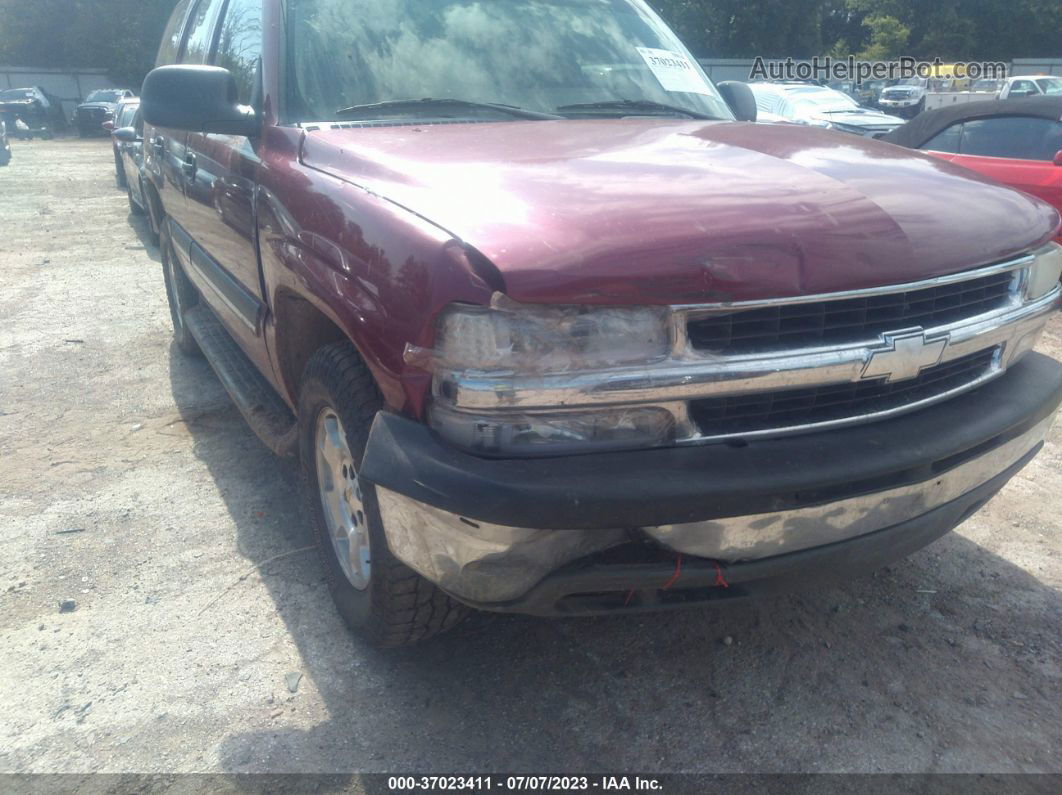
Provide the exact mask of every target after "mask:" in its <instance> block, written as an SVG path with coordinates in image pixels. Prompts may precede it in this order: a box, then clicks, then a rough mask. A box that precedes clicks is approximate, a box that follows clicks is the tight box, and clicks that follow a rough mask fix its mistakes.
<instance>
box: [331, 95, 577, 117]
mask: <svg viewBox="0 0 1062 795" xmlns="http://www.w3.org/2000/svg"><path fill="white" fill-rule="evenodd" d="M442 108H452V109H460V110H493V111H496V112H497V113H504V114H505V115H507V116H513V117H515V118H517V119H543V120H545V119H563V118H564V117H563V116H558V115H556V114H554V113H540V112H539V111H537V110H526V109H524V108H518V107H516V106H515V105H499V104H496V103H493V102H469V101H468V100H465V99H432V98H431V97H426V98H424V99H395V100H391V101H389V102H373V103H370V104H367V105H352V106H351V107H349V108H340V109H339V110H337V111H336V116H372V115H373V114H374V113H389V112H396V113H401V112H403V111H427V110H432V109H442Z"/></svg>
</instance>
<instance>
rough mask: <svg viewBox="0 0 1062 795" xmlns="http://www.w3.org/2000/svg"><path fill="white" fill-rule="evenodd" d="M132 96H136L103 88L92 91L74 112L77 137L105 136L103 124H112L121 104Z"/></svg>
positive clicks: (115, 89) (123, 91)
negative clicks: (109, 122)
mask: <svg viewBox="0 0 1062 795" xmlns="http://www.w3.org/2000/svg"><path fill="white" fill-rule="evenodd" d="M134 96H136V95H135V94H133V92H132V91H129V90H128V89H117V88H103V89H99V90H98V91H93V92H92V93H91V94H89V95H88V96H87V97H85V101H84V102H82V103H81V104H80V105H78V106H77V109H76V110H75V111H74V125H75V126H76V127H77V132H78V135H80V136H81V137H82V138H87V137H89V136H93V135H106V134H107V131H106V130H104V129H103V123H104V122H108V121H111V122H113V121H114V116H115V114H116V113H117V112H118V106H119V105H120V104H121V102H122V101H123V100H126V99H132V98H133V97H134Z"/></svg>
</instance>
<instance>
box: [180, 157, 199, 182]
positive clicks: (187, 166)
mask: <svg viewBox="0 0 1062 795" xmlns="http://www.w3.org/2000/svg"><path fill="white" fill-rule="evenodd" d="M198 170H199V166H198V165H196V161H195V155H188V156H187V157H186V158H185V159H184V162H183V163H181V171H183V172H184V175H185V176H186V177H188V179H189V180H193V179H195V174H196V172H197V171H198Z"/></svg>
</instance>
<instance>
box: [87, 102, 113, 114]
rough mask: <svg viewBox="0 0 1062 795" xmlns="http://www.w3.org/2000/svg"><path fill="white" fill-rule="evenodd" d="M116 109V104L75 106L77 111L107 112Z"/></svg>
mask: <svg viewBox="0 0 1062 795" xmlns="http://www.w3.org/2000/svg"><path fill="white" fill-rule="evenodd" d="M117 107H118V103H117V102H82V103H81V104H80V105H78V106H77V109H78V110H109V111H112V112H113V111H114V110H115V109H116V108H117Z"/></svg>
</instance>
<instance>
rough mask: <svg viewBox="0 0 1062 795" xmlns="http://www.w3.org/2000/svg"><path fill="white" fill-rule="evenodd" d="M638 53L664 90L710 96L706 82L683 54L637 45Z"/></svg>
mask: <svg viewBox="0 0 1062 795" xmlns="http://www.w3.org/2000/svg"><path fill="white" fill-rule="evenodd" d="M638 53H639V54H640V55H641V56H642V58H643V59H644V60H645V64H646V66H648V67H649V69H650V71H652V73H653V75H654V76H655V77H656V79H657V80H659V81H660V85H661V86H663V87H664V90H665V91H677V92H682V93H686V94H706V95H708V96H711V94H712V92H711V89H709V88H708V84H707V83H705V82H704V78H703V77H701V75H700V72H698V71H697V70H696V69H695V68H694V66H693V64H692V63H690V59H689V58H687V57H686V56H685V55H681V54H679V53H677V52H671V50H657V49H655V48H653V47H639V48H638Z"/></svg>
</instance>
